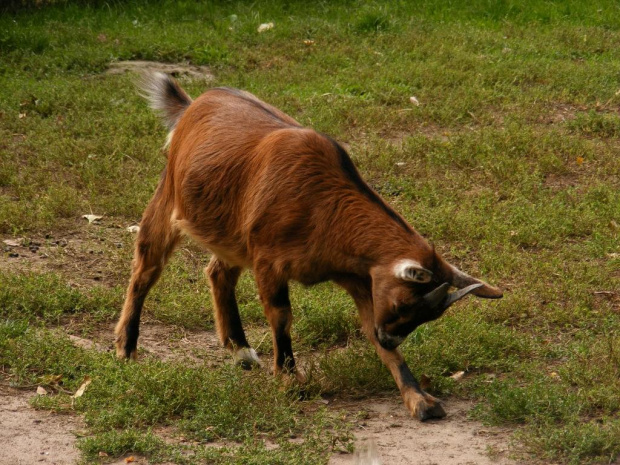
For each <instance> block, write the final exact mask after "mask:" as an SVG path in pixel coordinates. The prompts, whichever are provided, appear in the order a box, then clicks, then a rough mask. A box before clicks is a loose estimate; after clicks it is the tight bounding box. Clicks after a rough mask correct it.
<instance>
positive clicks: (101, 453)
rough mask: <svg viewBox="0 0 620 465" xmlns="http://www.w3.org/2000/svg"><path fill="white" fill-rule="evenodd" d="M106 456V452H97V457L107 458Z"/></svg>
mask: <svg viewBox="0 0 620 465" xmlns="http://www.w3.org/2000/svg"><path fill="white" fill-rule="evenodd" d="M107 456H108V454H107V453H106V452H103V451H99V457H107Z"/></svg>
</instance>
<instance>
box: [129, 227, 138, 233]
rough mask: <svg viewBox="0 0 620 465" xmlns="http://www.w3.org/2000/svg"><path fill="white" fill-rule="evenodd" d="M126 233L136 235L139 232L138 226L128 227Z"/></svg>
mask: <svg viewBox="0 0 620 465" xmlns="http://www.w3.org/2000/svg"><path fill="white" fill-rule="evenodd" d="M127 231H129V232H130V233H137V232H138V231H140V226H129V227H128V228H127Z"/></svg>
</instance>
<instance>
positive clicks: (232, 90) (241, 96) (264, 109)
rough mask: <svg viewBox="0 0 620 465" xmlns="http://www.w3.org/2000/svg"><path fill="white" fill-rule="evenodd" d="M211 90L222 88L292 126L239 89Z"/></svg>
mask: <svg viewBox="0 0 620 465" xmlns="http://www.w3.org/2000/svg"><path fill="white" fill-rule="evenodd" d="M212 90H222V91H224V92H228V93H229V94H231V95H234V96H235V97H237V98H240V99H242V100H244V101H245V102H247V103H249V104H250V105H252V106H254V107H255V108H258V109H260V110H262V111H264V112H265V113H267V114H268V115H269V116H271V117H272V118H274V119H276V120H278V121H279V122H281V123H283V124H286V125H287V126H292V125H291V123H289V122H288V121H284V120H283V119H282V118H280V117H279V116H278V115H277V114H275V113H274V112H273V111H271V108H269V107H267V106H265V105H263V104H262V102H261V101H260V100H255V99H253V98H251V97H248V96H247V95H245V94H244V93H243V92H242V91H240V90H239V89H234V88H232V87H215V88H213V89H212Z"/></svg>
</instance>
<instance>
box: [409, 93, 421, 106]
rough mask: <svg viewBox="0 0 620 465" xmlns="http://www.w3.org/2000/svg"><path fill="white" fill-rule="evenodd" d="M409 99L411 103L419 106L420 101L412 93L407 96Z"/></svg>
mask: <svg viewBox="0 0 620 465" xmlns="http://www.w3.org/2000/svg"><path fill="white" fill-rule="evenodd" d="M409 101H410V102H411V103H413V104H414V105H415V106H416V107H419V106H420V101H419V100H418V99H417V98H415V97H414V96H413V95H412V96H411V97H409Z"/></svg>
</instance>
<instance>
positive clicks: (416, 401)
mask: <svg viewBox="0 0 620 465" xmlns="http://www.w3.org/2000/svg"><path fill="white" fill-rule="evenodd" d="M369 281H370V280H368V282H365V281H364V280H362V279H357V278H347V279H341V280H337V281H336V282H337V284H339V285H340V286H342V287H343V288H344V289H345V290H346V291H347V292H348V293H349V294H350V295H351V297H353V300H354V301H355V304H356V306H357V308H358V311H359V314H360V318H361V320H362V328H363V330H364V333H365V334H366V336H367V337H368V339H369V340H370V342H372V344H373V345H374V346H375V349H376V351H377V354H378V355H379V358H381V361H382V362H383V363H384V365H385V366H386V367H387V368H388V369H389V370H390V373H392V377H393V378H394V381H396V385H397V386H398V389H399V390H400V394H401V396H402V397H403V401H404V402H405V405H406V406H407V409H408V410H409V411H410V412H411V414H412V415H413V416H415V417H417V418H418V419H419V420H421V421H425V420H429V419H431V418H443V417H445V416H446V412H445V410H444V409H443V405H442V403H441V401H440V400H439V399H437V398H435V397H433V396H431V395H430V394H428V393H426V392H424V391H423V390H422V388H421V387H420V385H419V384H418V382H417V381H416V379H415V378H414V376H413V374H412V373H411V370H410V369H409V367H408V366H407V364H406V363H405V359H404V357H403V355H402V353H401V352H400V351H399V350H398V349H391V350H388V349H385V348H383V347H382V346H381V344H379V340H378V339H377V335H376V332H375V323H374V315H373V305H372V293H371V290H370V289H371V285H370V282H369Z"/></svg>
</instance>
